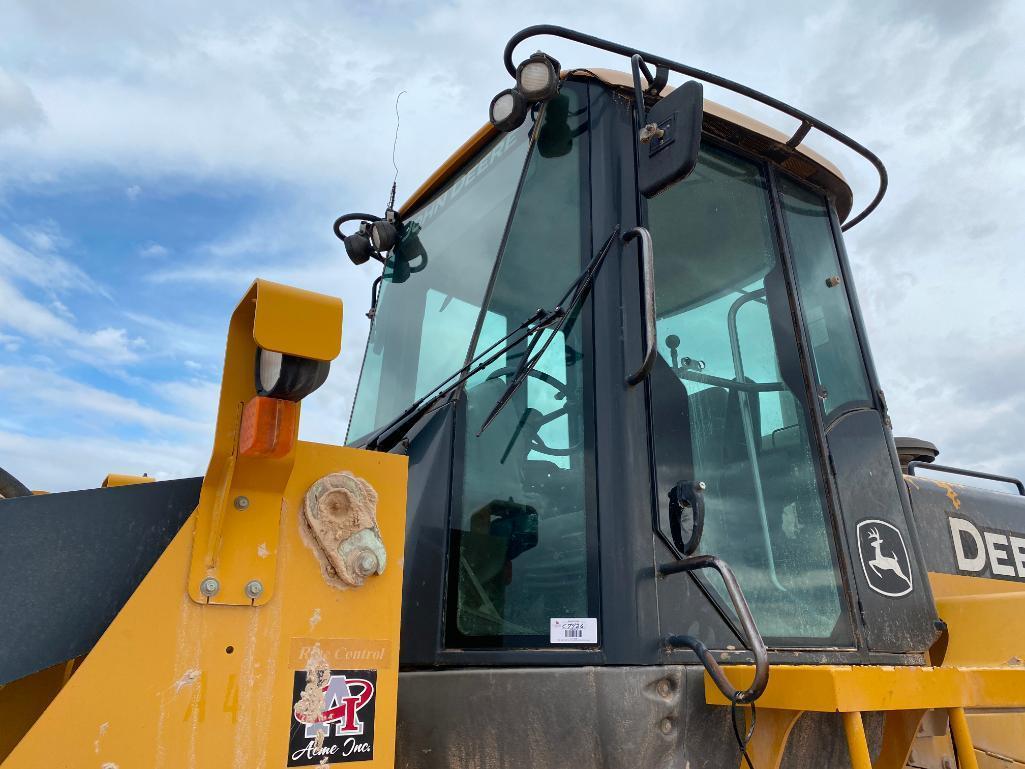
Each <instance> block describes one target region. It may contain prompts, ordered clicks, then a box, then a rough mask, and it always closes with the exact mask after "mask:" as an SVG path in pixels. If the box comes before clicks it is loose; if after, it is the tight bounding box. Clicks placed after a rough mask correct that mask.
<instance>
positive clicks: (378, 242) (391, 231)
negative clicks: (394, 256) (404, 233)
mask: <svg viewBox="0 0 1025 769" xmlns="http://www.w3.org/2000/svg"><path fill="white" fill-rule="evenodd" d="M398 236H399V232H398V230H397V229H396V228H395V225H394V224H392V223H391V222H389V221H388V220H387V219H379V220H378V221H376V222H373V223H372V224H371V225H370V242H371V244H373V246H374V249H375V250H376V251H377V252H378V253H381V254H383V253H385V252H386V251H391V250H392V248H394V247H395V243H396V241H398V239H399V237H398Z"/></svg>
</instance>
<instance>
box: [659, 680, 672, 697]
mask: <svg viewBox="0 0 1025 769" xmlns="http://www.w3.org/2000/svg"><path fill="white" fill-rule="evenodd" d="M655 690H656V691H657V692H658V696H659V697H668V696H669V695H670V694H672V693H673V686H672V684H670V683H669V681H668V680H667V679H665V678H663V679H662V680H661V681H659V682H658V684H657V685H656V686H655Z"/></svg>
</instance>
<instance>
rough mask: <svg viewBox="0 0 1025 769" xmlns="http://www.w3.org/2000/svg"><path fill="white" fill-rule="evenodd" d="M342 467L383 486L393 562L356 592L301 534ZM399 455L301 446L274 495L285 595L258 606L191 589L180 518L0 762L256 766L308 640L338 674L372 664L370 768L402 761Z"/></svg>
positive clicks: (187, 541) (173, 768)
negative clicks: (310, 496)
mask: <svg viewBox="0 0 1025 769" xmlns="http://www.w3.org/2000/svg"><path fill="white" fill-rule="evenodd" d="M340 470H347V471H349V472H351V473H353V474H354V475H356V476H359V477H361V478H364V479H365V480H367V481H368V482H369V483H370V484H371V485H372V486H373V487H374V488H375V489H376V490H377V493H378V505H377V515H378V523H379V526H380V529H381V534H382V537H383V541H384V544H385V547H386V549H387V553H388V558H389V563H388V566H387V568H386V569H385V572H384V574H382V575H380V576H372V577H370V578H368V579H367V582H366V584H365V585H364V586H363V587H361V588H358V589H347V590H343V589H339V588H337V587H334V586H332V585H329V584H328V583H327V582H326V581H325V579H324V576H323V574H322V571H321V566H320V563H319V562H318V560H317V557H316V556H315V555H314V553H313V551H312V550H311V549H310V548H309V547H308V546H307V545H306V544H305V543H304V542H303V540H302V538H301V536H300V531H299V516H300V506H301V504H302V499H303V495H304V494H305V492H306V490H307V489H308V488H309V486H310V485H311V484H313V483H314V481H316V480H317V479H319V478H321V477H322V476H324V475H326V474H328V473H331V472H336V471H340ZM405 478H406V459H405V457H400V456H394V455H388V454H380V453H374V452H365V451H360V450H356V449H349V448H340V447H335V446H324V445H320V444H313V443H306V442H300V443H299V446H298V448H297V451H296V457H295V464H294V469H293V472H292V475H291V478H290V479H289V481H288V484H287V487H286V489H285V491H284V494H283V497H282V498H281V499H279V502H278V504H279V509H280V510H281V516H280V518H279V522H278V528H279V537H278V542H279V545H278V554H277V555H278V558H277V590H276V593H275V595H274V597H273V599H272V600H271V601H270V602H268V603H267V604H266V605H264V606H260V607H256V608H254V607H251V606H216V605H205V604H198V603H196V602H194V601H192V600H190V599H189V597H188V596H187V595H186V580H187V579H188V574H189V562H190V551H191V547H192V538H193V533H194V524H195V519H196V516H193V518H192V519H191V520H190V521H189V522H187V523H186V525H185V526H184V527H183V528H182V530H181V531H180V532H179V534H178V535H177V536H176V537H175V539H174V540H173V541H172V543H171V544H170V546H169V547H168V548H167V550H166V551H165V552H164V554H163V555H162V556H161V558H160V559H159V560H158V561H157V563H156V565H155V566H154V567H153V569H152V570H151V571H150V573H149V574H148V575H147V576H146V578H145V579H144V580H143V582H142V584H141V585H140V586H139V588H138V589H137V590H136V592H135V593H134V594H133V595H132V597H131V598H130V599H129V600H128V603H127V604H126V605H125V606H124V608H123V609H122V610H121V612H120V613H119V614H118V616H117V618H116V619H115V621H114V622H113V623H112V624H111V626H110V627H109V628H108V630H107V632H106V633H104V635H103V637H102V638H101V639H100V641H99V642H98V643H97V644H96V646H95V647H94V648H93V650H92V651H91V652H90V653H89V655H88V656H87V657H86V658H85V660H84V661H83V663H82V665H81V667H80V668H79V669H78V670H77V671H76V672H75V674H74V676H73V677H72V678H71V680H70V681H69V682H68V683H67V685H66V686H65V687H64V688H63V690H62V691H61V692H60V694H58V695H57V697H56V698H55V699H54V700H53V702H52V703H51V704H50V707H49V708H48V709H47V710H46V712H45V713H44V714H43V715H42V717H41V718H40V719H39V720H38V722H37V723H36V724H35V726H33V727H32V729H31V730H30V731H29V732H28V734H27V735H26V736H25V737H24V738H23V739H22V740H21V742H20V743H19V744H18V746H17V747H16V748H15V749H14V751H13V752H12V753H11V755H10V756H9V757H8V759H7V761H6V762H4V763H3V764H2V768H3V769H39V767H43V766H69V767H76V768H77V767H95V768H96V769H100V767H103V766H117V767H120V769H186V768H187V767H201V768H203V769H229V768H230V767H237V768H240V769H241V768H243V767H244V768H245V769H250V768H251V767H268V768H271V767H284V766H285V765H286V763H287V761H286V759H287V756H286V754H287V753H288V747H287V745H288V733H289V724H290V721H291V712H292V706H293V704H294V697H293V681H294V676H295V672H296V671H299V670H303V668H304V665H305V658H304V653H308V652H309V650H310V648H311V647H312V646H313V645H314V644H319V646H320V648H321V650H322V652H323V653H324V654H325V655H326V656H327V658H328V659H329V660H330V661H331V665H332V667H333V668H337V669H366V668H374V669H376V670H377V671H378V689H377V695H376V696H377V702H376V724H375V727H376V729H375V731H376V737H375V746H374V759H373V761H372V762H364V763H359V764H358V766H361V767H392V766H393V765H394V738H395V707H396V687H397V678H398V655H399V621H400V603H401V590H402V552H403V539H404V531H405V505H406V483H405Z"/></svg>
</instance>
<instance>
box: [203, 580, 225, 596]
mask: <svg viewBox="0 0 1025 769" xmlns="http://www.w3.org/2000/svg"><path fill="white" fill-rule="evenodd" d="M220 589H221V583H220V582H218V581H217V580H216V579H214V578H213V577H207V578H206V579H204V580H203V581H202V582H200V583H199V592H200V593H202V594H203V595H205V596H206V597H207V598H210V597H212V596H215V595H217V593H218V591H219V590H220Z"/></svg>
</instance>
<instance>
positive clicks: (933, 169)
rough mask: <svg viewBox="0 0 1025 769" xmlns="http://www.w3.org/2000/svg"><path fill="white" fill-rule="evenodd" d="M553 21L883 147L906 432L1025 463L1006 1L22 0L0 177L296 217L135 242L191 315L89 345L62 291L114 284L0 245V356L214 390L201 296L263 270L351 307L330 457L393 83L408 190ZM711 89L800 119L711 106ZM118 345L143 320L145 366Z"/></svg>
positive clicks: (230, 292) (59, 250) (1020, 20)
mask: <svg viewBox="0 0 1025 769" xmlns="http://www.w3.org/2000/svg"><path fill="white" fill-rule="evenodd" d="M653 14H657V15H658V17H659V19H660V23H659V24H657V25H652V24H651V23H650V18H651V16H652V15H653ZM538 21H549V22H552V23H564V24H566V25H568V26H581V27H583V28H584V29H585V31H589V32H593V33H596V34H601V35H605V36H608V37H611V38H613V39H616V40H621V41H623V42H625V43H632V44H635V45H638V46H639V47H642V48H644V49H647V50H652V51H658V52H662V53H664V54H666V55H667V56H670V57H675V58H678V59H681V60H683V61H686V62H688V63H691V64H693V65H695V66H698V67H701V68H704V69H708V70H711V71H717V72H720V73H722V74H724V75H726V76H728V77H732V78H735V79H737V80H740V81H742V82H746V83H749V84H750V85H752V86H754V87H756V88H759V89H761V90H764V91H767V92H769V93H771V94H773V95H776V96H779V97H780V98H783V99H784V100H786V101H789V102H791V103H793V104H795V105H796V106H799V107H801V108H804V109H807V110H808V111H810V112H812V113H813V114H817V115H818V116H820V117H821V118H823V119H824V120H826V121H827V122H830V123H832V124H834V125H836V126H837V127H838V128H840V129H841V130H844V131H846V132H848V133H850V134H851V135H852V136H854V138H856V139H858V140H860V141H863V142H864V143H865V144H867V145H868V146H869V147H871V148H873V149H875V150H877V151H878V152H879V153H880V154H881V155H882V156H883V158H884V160H885V161H886V163H887V165H888V167H889V169H890V177H891V186H890V193H889V195H888V198H887V200H886V201H885V202H884V204H883V206H882V207H881V208H880V210H879V211H878V212H877V213H876V214H875V215H874V216H873V217H872V218H870V219H869V220H868V221H867V222H865V223H864V224H862V225H860V226H859V227H858V228H857V229H855V230H853V231H851V233H849V235H848V239H847V242H848V246H849V250H850V253H851V258H852V261H853V263H854V266H855V271H856V277H857V279H858V285H859V289H860V293H861V297H862V300H863V303H864V313H865V316H866V321H867V323H868V325H869V329H870V334H871V339H872V342H873V347H874V352H875V357H876V362H877V365H878V367H879V369H880V371H881V374H882V378H883V384H884V386H885V387H886V389H887V393H888V399H889V402H890V404H891V410H892V412H893V418H894V421H895V424H896V426H897V430H898V431H907V432H913V433H917V434H920V435H921V437H924V438H933V439H936V440H937V442H939V443H940V444H941V446H940V448H941V450H943V451H944V458H945V459H946V458H950V459H951V461H954V460H956V461H959V462H965V463H968V464H987V465H989V466H991V467H998V466H999V467H1001V468H1003V469H1005V470H1009V471H1016V472H1018V473H1023V472H1025V458H1023V457H1022V456H1021V448H1020V446H1021V439H1020V436H1021V435H1022V434H1023V433H1025V421H1023V417H1022V416H1021V414H1022V413H1025V412H1023V410H1022V408H1021V404H1020V401H1019V400H1017V399H1018V398H1019V396H1020V393H1021V385H1020V382H1022V381H1025V370H1023V369H1022V368H1021V367H1020V366H1019V367H1018V368H1014V367H1013V366H1010V367H1009V365H1010V364H1006V361H1008V360H1012V359H1013V358H1014V357H1015V356H1017V360H1021V359H1022V351H1021V350H1020V349H1019V347H1017V346H1015V340H1018V339H1021V338H1025V314H1023V313H1022V312H1021V310H1020V299H1019V297H1020V283H1021V281H1020V275H1021V268H1020V265H1019V264H1018V251H1019V250H1020V246H1021V244H1022V243H1023V242H1025V220H1022V218H1021V216H1020V213H1021V211H1022V210H1023V209H1025V190H1023V188H1022V187H1021V185H1020V183H1019V182H1020V178H1021V176H1022V174H1023V172H1025V106H1023V105H1025V94H1023V91H1022V86H1021V85H1020V83H1019V80H1020V74H1019V73H1020V72H1021V71H1023V69H1025V55H1023V54H1025V51H1023V48H1022V46H1021V44H1020V40H1021V39H1022V31H1023V28H1025V6H1022V5H1021V4H1015V3H1008V2H995V1H994V2H979V3H975V4H964V3H952V2H944V3H937V2H933V1H932V0H915V1H909V2H902V3H899V4H891V3H885V2H879V3H863V2H857V3H856V2H853V0H847V1H846V2H835V3H832V4H830V5H828V6H822V5H821V4H819V5H807V4H802V3H797V2H791V3H783V4H782V5H780V4H778V3H777V4H775V5H772V6H768V5H766V6H764V7H761V6H752V5H750V4H742V3H737V2H721V3H714V4H704V5H700V4H687V5H681V4H678V3H676V4H673V3H664V2H663V3H656V4H655V6H653V7H651V8H649V9H648V12H647V13H644V14H637V15H629V14H625V13H624V12H623V10H622V5H621V4H613V3H611V2H598V3H592V4H591V5H590V6H589V7H588V14H587V19H586V21H581V20H580V18H579V11H578V9H575V8H572V7H564V8H554V7H552V6H551V4H542V3H540V2H537V1H536V0H524V2H521V3H517V4H515V5H504V6H495V5H494V4H491V5H487V6H485V5H483V4H481V3H474V2H470V1H469V0H454V2H451V3H446V4H443V5H437V6H434V7H426V6H417V5H415V4H408V3H407V4H403V3H399V4H395V5H387V6H385V7H383V8H378V9H376V10H375V12H374V13H367V12H366V11H365V10H364V9H362V8H361V7H360V6H358V5H357V6H352V5H339V4H337V3H330V2H320V1H319V0H314V1H313V2H311V3H309V4H304V5H301V6H290V7H289V8H288V9H287V12H285V11H282V10H281V7H280V6H276V5H270V4H260V3H250V2H240V1H237V0H228V1H227V2H224V3H219V4H218V10H217V13H216V14H211V13H210V12H209V8H208V6H207V4H206V3H203V2H200V1H199V0H182V2H180V3H176V4H175V6H174V7H173V8H171V7H165V6H162V5H161V4H146V3H119V2H107V3H101V4H98V5H97V4H92V5H90V6H84V5H83V6H79V5H76V4H70V5H69V4H67V3H59V2H56V0H32V1H31V2H28V1H26V2H21V3H14V4H13V5H12V7H11V8H10V9H9V12H7V11H5V26H6V29H5V32H6V35H5V41H6V42H7V43H8V44H9V45H7V46H5V51H6V53H5V54H0V67H2V68H3V69H2V70H0V185H2V186H3V187H5V188H7V189H8V190H9V189H12V188H22V187H25V188H28V189H45V190H50V189H54V188H59V187H60V184H61V180H62V179H65V178H68V177H72V178H73V177H74V176H75V175H76V174H82V173H87V172H96V171H97V169H101V171H102V173H105V174H108V175H110V176H112V177H113V178H115V179H116V180H118V181H117V184H118V185H120V186H118V187H116V189H117V190H118V191H119V192H120V190H124V191H125V193H124V194H125V195H128V196H129V197H131V196H132V195H136V196H138V195H139V194H141V193H143V190H144V189H145V196H146V198H147V199H149V198H150V197H151V196H156V195H157V194H159V192H160V191H161V190H162V189H165V186H164V184H163V182H164V181H165V180H166V179H168V178H174V179H175V180H177V182H178V183H179V184H180V185H181V187H182V188H184V189H203V188H204V186H205V185H206V183H207V182H208V181H209V180H211V179H214V180H217V181H218V182H219V183H221V184H224V185H228V186H230V185H236V186H237V188H239V189H242V188H245V189H250V188H257V189H260V190H263V191H266V192H267V193H268V194H269V195H270V196H272V197H273V198H274V199H275V200H279V201H281V204H280V210H279V211H277V212H272V213H271V214H269V215H268V214H266V212H263V211H261V213H260V215H259V216H258V217H257V218H255V219H254V220H253V221H250V222H242V223H241V224H235V225H232V226H231V227H230V228H228V229H226V230H225V231H224V232H222V233H220V234H218V235H217V236H216V237H215V238H213V239H212V240H211V241H210V242H209V243H207V244H206V246H204V247H201V248H197V249H196V250H195V252H194V253H186V252H185V251H184V249H183V250H179V249H178V248H177V246H176V248H175V259H174V260H173V261H172V260H169V259H165V258H164V257H166V256H167V253H166V252H163V253H162V252H161V251H160V249H163V248H165V246H162V245H160V244H158V243H155V242H146V243H145V244H144V245H143V246H142V247H141V248H140V249H138V253H139V255H142V256H146V257H149V258H153V259H154V263H153V269H151V270H150V271H149V276H148V283H149V285H150V287H153V286H156V287H159V290H160V291H161V292H163V293H165V294H166V295H167V296H170V297H175V298H179V299H180V302H179V303H180V306H181V307H182V312H181V314H180V315H178V316H176V317H174V318H169V317H155V315H156V312H155V311H152V310H151V309H150V308H148V307H145V306H141V305H126V307H125V310H124V311H122V310H121V309H120V307H119V306H118V305H115V304H114V303H111V307H110V312H111V313H112V317H111V318H110V319H109V320H107V321H99V322H97V323H95V325H93V326H91V327H90V328H88V329H83V328H80V327H79V326H78V325H77V324H75V323H73V322H72V321H71V315H69V313H70V312H72V311H74V312H75V315H81V313H79V312H77V310H78V308H77V306H76V305H75V304H74V303H73V302H71V301H70V300H68V299H67V297H66V296H65V294H64V293H63V292H91V293H93V294H96V295H102V294H101V293H100V292H101V291H102V289H101V288H100V287H99V286H98V285H97V284H96V282H95V281H93V280H92V279H91V278H89V277H88V276H87V275H85V273H84V271H83V270H82V269H81V268H79V267H77V266H76V265H74V264H73V263H71V262H70V261H69V260H68V258H67V257H66V256H61V255H60V254H65V253H66V244H64V243H63V242H62V241H60V240H59V239H56V238H55V237H54V232H52V231H51V230H47V229H46V228H37V230H36V231H35V232H34V233H28V232H26V233H24V239H25V242H26V245H25V246H24V247H22V246H18V245H16V244H14V243H12V242H11V241H9V240H5V239H0V332H2V333H3V334H4V336H0V345H19V346H20V349H21V351H24V350H25V348H26V347H27V346H28V345H32V346H34V347H37V348H38V347H41V346H45V347H46V349H45V354H46V355H47V356H49V357H50V358H51V359H53V360H54V361H55V364H54V365H62V364H64V363H66V362H67V358H68V357H69V356H79V357H81V356H83V355H85V356H90V355H92V356H103V359H104V360H106V361H119V362H120V363H122V364H125V363H128V362H131V361H133V360H139V359H140V358H141V357H142V356H143V355H145V357H146V359H160V360H165V361H166V360H167V359H174V360H180V361H183V363H182V365H183V367H186V368H187V370H189V371H192V370H203V371H208V372H217V371H219V369H220V363H221V357H222V354H223V344H224V332H225V329H226V325H227V313H225V315H224V317H223V318H220V319H219V320H217V321H216V322H214V321H212V320H210V319H209V317H210V316H209V315H206V316H204V317H203V318H199V317H196V309H197V308H196V307H195V305H194V304H193V303H192V302H191V300H192V295H193V294H194V293H195V292H197V291H203V292H204V295H209V294H213V293H216V294H217V295H219V296H222V297H227V300H226V302H225V303H226V305H227V303H228V301H230V300H231V299H234V298H235V297H237V296H240V295H241V293H242V291H244V290H245V288H246V287H247V286H248V285H249V283H250V282H251V280H252V278H253V277H255V276H256V275H261V276H264V277H268V278H270V279H275V280H280V281H282V282H290V283H295V284H297V285H301V286H304V287H308V288H312V289H314V290H320V291H324V292H326V293H339V294H341V295H342V296H343V299H344V300H345V301H346V320H345V323H346V325H345V337H344V340H343V354H342V358H341V359H340V360H339V361H337V362H336V364H335V365H334V367H333V370H332V375H331V379H329V382H328V385H326V386H325V388H324V390H323V391H322V392H319V393H317V394H315V395H314V396H313V398H312V399H311V401H310V403H309V404H308V405H307V407H306V415H305V418H304V427H303V429H304V435H307V433H308V432H309V431H313V432H314V433H316V434H317V437H318V439H324V440H327V439H331V440H337V439H338V437H337V436H338V434H339V433H340V431H341V426H342V425H344V420H345V418H346V417H347V413H348V408H349V404H350V403H351V396H352V388H353V386H354V382H355V378H356V376H357V374H358V370H359V359H360V357H361V355H362V346H363V341H364V339H365V334H366V329H367V325H368V324H367V322H366V320H365V318H363V317H362V313H363V311H364V309H365V308H366V306H367V304H368V301H369V284H370V281H371V279H372V278H373V271H371V270H362V271H358V270H354V269H353V268H351V267H350V266H349V265H348V263H347V262H346V261H345V258H344V255H343V252H342V251H341V250H340V248H339V245H338V244H337V243H336V242H334V240H333V238H332V237H331V236H330V234H329V233H328V227H329V224H330V221H331V219H332V218H333V216H334V214H336V213H337V212H340V211H342V210H361V209H366V208H371V209H372V210H378V209H380V208H383V204H384V200H385V198H386V194H387V190H388V186H389V184H390V181H391V174H392V168H391V163H390V159H391V142H392V129H393V112H392V105H393V100H394V96H395V94H396V93H397V92H398V91H399V90H403V89H404V90H406V91H407V95H406V96H404V97H403V99H402V103H401V109H402V133H401V135H400V138H399V144H398V163H399V168H400V175H399V185H400V193H399V198H400V200H401V199H402V198H404V197H405V195H406V194H408V192H409V191H410V190H412V189H413V188H415V186H416V185H417V184H418V183H419V181H421V180H422V179H424V178H426V176H427V175H428V174H429V173H430V172H431V171H432V170H433V169H434V168H435V167H436V166H437V165H438V164H439V163H440V162H441V161H442V160H443V159H444V158H445V157H446V156H447V155H448V153H449V152H450V151H451V150H452V149H454V148H455V147H456V146H458V145H459V144H460V143H461V142H462V141H463V140H464V139H465V138H466V137H467V136H469V135H470V133H471V132H472V131H473V130H475V129H476V128H477V127H478V126H479V125H480V124H481V123H482V122H483V121H484V119H485V117H486V110H487V104H488V102H489V100H490V98H491V96H492V95H493V94H494V93H496V92H497V91H498V90H500V89H502V88H505V87H507V86H508V84H509V79H508V77H507V75H506V73H505V71H504V69H503V67H502V66H501V62H500V56H501V50H502V47H503V46H504V43H505V41H506V39H507V38H508V36H509V35H510V34H511V33H512V32H513V31H515V30H517V29H519V28H521V27H523V26H526V25H527V24H531V23H537V22H538ZM340 41H344V44H340ZM537 45H539V46H541V47H544V48H545V49H546V50H548V51H550V52H551V53H553V54H554V55H556V56H557V57H558V58H559V59H560V60H561V61H562V62H563V63H564V64H566V65H580V66H612V67H615V68H619V69H623V68H624V62H623V61H622V60H621V59H618V58H615V57H612V56H610V55H607V54H604V53H601V52H597V51H592V50H589V49H585V48H582V47H580V46H577V45H572V44H568V43H563V42H561V41H557V40H553V39H551V38H545V39H542V40H539V41H537ZM527 48H528V46H521V49H520V50H519V51H518V52H517V55H518V56H520V55H525V54H526V53H528V52H529V51H528V50H527ZM531 50H532V49H531ZM41 52H45V55H44V54H43V53H41ZM674 81H678V78H676V77H675V76H674ZM708 95H710V96H711V97H713V98H716V99H719V100H722V101H724V102H726V103H728V104H730V105H732V106H739V107H741V108H742V109H743V110H744V111H747V112H750V113H752V114H754V115H755V116H758V117H762V118H767V119H768V122H770V123H773V124H777V125H782V126H791V125H792V123H793V121H790V120H782V121H781V120H780V119H779V118H778V117H774V116H770V115H768V114H767V113H766V111H765V110H763V109H761V108H759V107H754V106H752V105H750V104H749V103H746V102H744V101H743V100H741V99H739V98H738V97H733V96H730V95H727V94H724V93H723V92H722V91H721V90H719V89H715V88H709V89H708ZM5 121H6V122H5ZM30 132H31V136H30V135H29V133H30ZM811 142H812V144H813V145H814V146H817V147H823V148H825V149H826V150H827V152H828V154H829V155H830V156H832V157H837V162H838V164H839V165H840V166H841V167H842V168H843V169H844V171H845V173H847V174H848V176H849V178H850V179H851V180H852V183H853V184H854V186H855V188H856V191H857V193H858V195H859V198H858V202H859V203H861V202H864V200H866V199H867V195H868V194H870V191H871V189H872V186H873V183H874V180H873V179H872V176H871V172H870V169H865V168H863V167H862V165H860V164H859V163H857V162H855V161H852V160H851V159H850V158H849V157H847V156H844V155H839V156H837V152H836V147H835V146H830V143H828V142H825V141H821V140H817V139H812V140H811ZM190 185H191V186H190ZM131 190H135V192H131ZM56 234H57V235H59V232H58V233H56ZM28 288H31V289H32V292H30V291H29V290H28ZM58 293H60V294H61V298H60V299H58V298H57V296H56V294H58ZM42 295H45V296H42ZM55 302H59V304H58V303H55ZM62 307H69V308H70V310H69V312H64V311H63V310H62V309H61V308H62ZM199 309H205V308H199ZM83 317H84V316H83ZM131 328H143V329H145V333H146V338H147V342H148V345H147V346H146V347H145V348H143V347H142V346H141V345H139V344H138V343H136V342H134V340H135V339H137V338H138V337H137V334H136V333H135V332H134V331H131V330H130V329H131ZM62 346H63V347H66V348H67V352H62V351H61V349H60V348H61V347H62ZM39 352H42V350H39ZM185 361H190V362H193V363H196V364H198V365H200V366H202V367H204V368H202V369H193V367H192V366H191V365H190V364H189V363H187V362H185ZM1005 364H1006V365H1005ZM1015 383H1019V384H1015ZM181 395H182V397H183V398H184V397H185V396H184V394H181ZM203 397H204V398H205V397H206V396H203ZM183 402H184V401H183ZM204 402H205V401H204ZM192 403H193V406H194V407H197V408H198V407H199V402H198V401H192ZM311 417H313V419H311ZM147 445H148V444H147ZM142 448H143V447H141V446H140V449H142ZM150 448H152V449H153V450H154V451H161V450H162V449H160V447H159V446H150ZM203 461H204V462H205V457H204V458H203Z"/></svg>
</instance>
